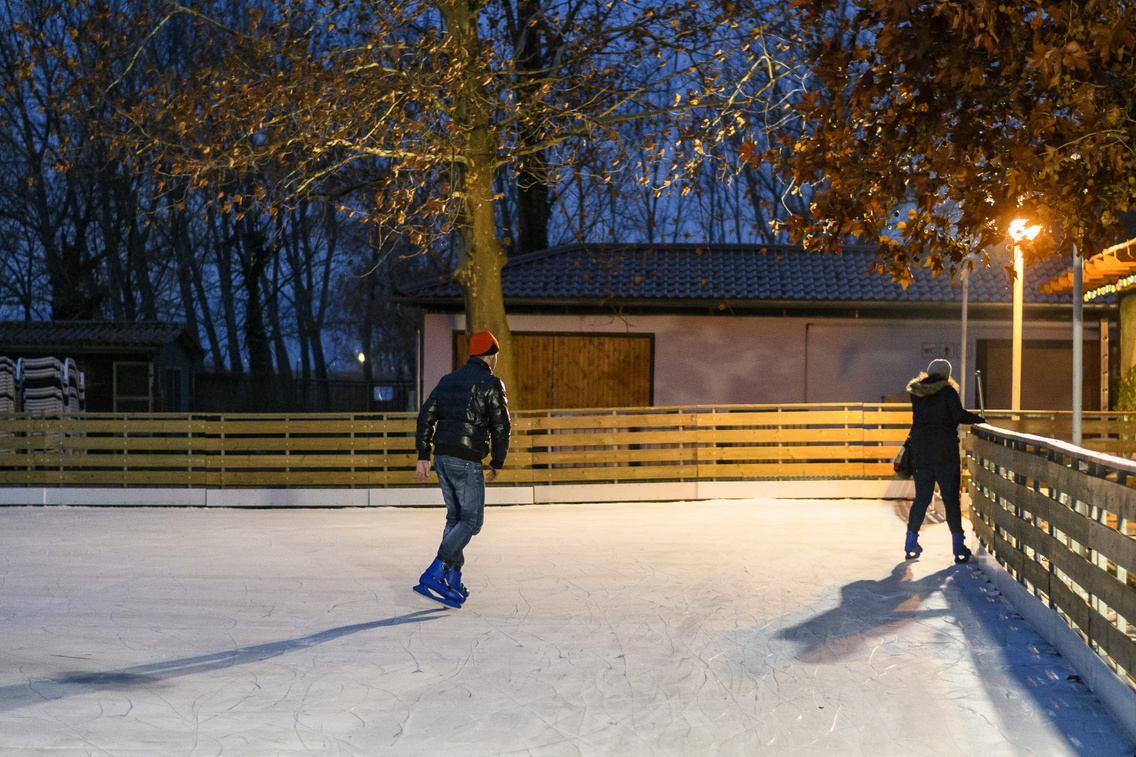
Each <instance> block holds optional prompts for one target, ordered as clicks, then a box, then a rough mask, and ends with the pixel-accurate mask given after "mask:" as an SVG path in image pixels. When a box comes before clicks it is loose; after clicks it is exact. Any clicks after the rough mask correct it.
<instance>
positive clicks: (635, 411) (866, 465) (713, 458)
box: [0, 403, 911, 488]
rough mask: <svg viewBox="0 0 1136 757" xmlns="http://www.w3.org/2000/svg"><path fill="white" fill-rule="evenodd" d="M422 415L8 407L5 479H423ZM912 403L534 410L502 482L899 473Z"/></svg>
mask: <svg viewBox="0 0 1136 757" xmlns="http://www.w3.org/2000/svg"><path fill="white" fill-rule="evenodd" d="M414 422H415V416H414V414H411V413H395V414H342V415H335V414H321V415H300V416H289V415H260V414H258V415H243V416H242V415H172V414H165V415H145V416H142V415H109V414H107V415H102V414H89V415H82V416H76V417H69V418H30V417H27V416H23V415H8V416H0V485H17V486H20V485H22V486H128V487H134V486H147V487H154V486H168V487H217V488H234V487H260V488H264V487H299V486H303V487H367V488H376V487H398V486H415V485H416V482H415V480H414V466H415V460H416V455H415V452H414V430H415V429H414ZM910 422H911V413H910V408H909V407H908V406H906V405H903V404H899V405H865V404H862V403H850V404H827V405H775V406H769V405H753V406H727V407H671V408H625V409H615V410H610V409H608V410H565V411H523V412H520V413H517V414H516V415H515V417H514V420H513V439H512V442H511V450H510V453H509V458H508V464H507V467H506V469H505V471H503V473H502V476H501V478H500V479H499V481H500V482H501V483H502V484H515V485H526V484H527V485H531V484H542V483H598V482H614V483H618V482H640V481H682V480H715V481H728V480H749V479H764V480H778V479H807V478H828V479H832V478H837V479H839V478H871V479H879V478H887V477H890V476H891V474H892V470H891V458H892V457H893V456H894V455H895V453H896V451H897V449H898V447H899V445H900V443H902V441H903V439H904V437H905V436H906V434H907V429H908V426H909V424H910Z"/></svg>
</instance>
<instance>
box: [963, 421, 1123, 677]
mask: <svg viewBox="0 0 1136 757" xmlns="http://www.w3.org/2000/svg"><path fill="white" fill-rule="evenodd" d="M969 442H970V450H971V455H972V456H973V460H972V461H971V466H970V468H971V471H970V472H971V481H972V484H971V503H972V504H971V522H972V523H973V525H974V530H975V532H976V533H977V535H978V537H979V538H980V539H981V540H982V542H983V544H985V545H986V548H987V550H988V551H989V552H990V553H991V554H992V555H993V556H994V557H995V559H997V560H998V562H999V563H1001V564H1002V565H1003V566H1004V567H1005V568H1006V570H1007V571H1008V572H1009V573H1010V574H1011V575H1012V576H1014V578H1015V579H1017V581H1018V582H1019V583H1021V584H1022V585H1023V586H1025V587H1026V589H1027V590H1028V591H1030V592H1031V593H1032V594H1034V595H1035V596H1037V597H1038V598H1039V599H1041V601H1042V602H1043V603H1045V604H1046V605H1048V606H1049V607H1051V608H1052V609H1053V610H1055V611H1056V612H1057V613H1058V614H1059V615H1060V616H1061V617H1062V618H1063V619H1064V620H1065V621H1066V622H1067V623H1068V624H1069V626H1070V627H1071V628H1072V629H1073V630H1074V631H1075V632H1076V633H1077V634H1078V635H1080V637H1081V638H1082V640H1083V641H1085V643H1086V644H1088V645H1089V646H1090V647H1091V648H1092V649H1093V650H1094V651H1095V652H1097V653H1098V654H1099V655H1100V656H1101V657H1102V658H1103V659H1104V660H1105V661H1106V662H1107V663H1108V664H1109V665H1110V666H1111V667H1112V668H1113V669H1114V670H1116V671H1117V673H1118V674H1119V675H1121V676H1122V677H1123V678H1124V679H1125V680H1127V681H1128V683H1129V684H1130V685H1131V686H1133V687H1136V677H1134V675H1136V488H1134V487H1136V463H1133V462H1132V461H1129V460H1126V459H1121V458H1117V457H1112V456H1108V455H1104V454H1098V453H1094V452H1091V451H1088V450H1085V449H1083V448H1079V447H1074V446H1073V445H1071V444H1066V443H1063V442H1059V441H1054V440H1053V439H1048V438H1045V437H1040V436H1034V435H1030V434H1020V433H1015V432H1009V431H1004V430H1002V429H1000V428H993V427H991V426H980V427H976V428H975V429H973V430H972V432H971V434H970V440H969Z"/></svg>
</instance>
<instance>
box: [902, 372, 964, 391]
mask: <svg viewBox="0 0 1136 757" xmlns="http://www.w3.org/2000/svg"><path fill="white" fill-rule="evenodd" d="M945 386H949V387H950V388H952V389H954V390H955V391H956V392H957V391H958V390H959V385H958V383H957V382H956V381H955V380H954V379H953V378H950V377H943V376H935V377H931V376H928V375H927V373H926V372H925V371H924V372H923V373H920V374H919V375H918V376H916V377H915V378H913V379H911V380H910V381H908V382H907V393H908V394H913V395H915V396H916V397H930V396H931V395H932V394H935V393H936V392H938V391H939V390H941V389H942V388H943V387H945Z"/></svg>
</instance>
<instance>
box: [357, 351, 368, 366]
mask: <svg viewBox="0 0 1136 757" xmlns="http://www.w3.org/2000/svg"><path fill="white" fill-rule="evenodd" d="M358 357H359V362H360V363H365V362H367V356H366V355H364V354H363V353H362V352H360V353H359V356H358Z"/></svg>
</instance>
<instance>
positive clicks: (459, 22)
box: [438, 0, 518, 410]
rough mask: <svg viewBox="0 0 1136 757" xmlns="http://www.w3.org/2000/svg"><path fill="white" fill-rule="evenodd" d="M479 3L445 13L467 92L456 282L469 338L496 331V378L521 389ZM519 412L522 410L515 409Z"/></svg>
mask: <svg viewBox="0 0 1136 757" xmlns="http://www.w3.org/2000/svg"><path fill="white" fill-rule="evenodd" d="M479 5H480V3H477V2H474V0H444V1H443V2H440V3H439V6H438V7H439V10H440V11H441V13H442V17H443V19H444V20H445V25H446V29H447V30H448V31H449V33H450V35H451V36H452V37H453V38H454V40H455V41H456V42H457V43H458V48H459V49H458V51H457V54H458V57H459V61H460V64H461V68H462V78H463V82H462V86H461V87H460V89H459V92H458V101H457V103H456V105H457V108H456V119H455V120H456V121H457V122H458V124H459V125H460V126H461V130H462V132H461V134H460V135H459V143H458V150H457V159H458V168H459V182H460V187H461V191H462V192H463V197H462V200H461V205H460V207H459V208H458V214H457V215H458V218H457V226H458V239H459V245H458V261H457V262H458V264H457V268H456V270H455V271H454V281H455V282H456V283H457V284H458V286H460V287H461V290H462V297H463V298H464V300H465V330H466V335H467V336H468V335H471V334H473V333H475V332H477V331H491V332H493V335H494V336H495V337H497V341H498V342H499V343H500V345H501V356H500V357H499V358H498V359H497V369H496V371H495V373H496V374H497V375H498V376H500V377H501V380H502V381H504V382H505V387H506V389H508V387H510V386H515V385H516V382H515V378H516V369H515V361H514V357H513V339H512V334H511V332H510V331H509V324H508V321H507V320H506V317H505V301H504V297H503V295H502V292H501V268H502V267H503V266H504V265H505V251H504V250H503V249H502V248H501V243H500V240H498V239H497V228H496V223H495V219H494V213H493V173H494V171H495V170H496V163H497V135H496V134H495V133H494V131H493V125H492V122H491V121H490V117H489V114H490V110H491V107H492V106H491V100H490V97H489V94H488V93H487V92H486V91H485V87H484V85H482V84H481V81H482V77H483V76H484V71H483V70H482V69H481V68H480V66H481V61H480V58H479V56H480V40H479V39H478V36H477V8H478V7H479ZM512 409H514V410H516V409H518V408H517V407H516V405H515V403H514V406H513V408H512Z"/></svg>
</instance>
